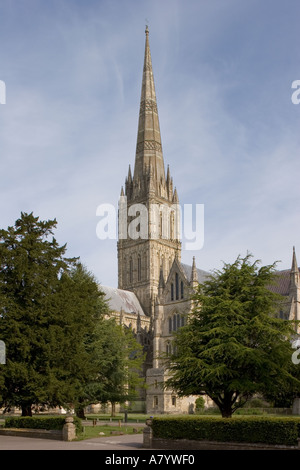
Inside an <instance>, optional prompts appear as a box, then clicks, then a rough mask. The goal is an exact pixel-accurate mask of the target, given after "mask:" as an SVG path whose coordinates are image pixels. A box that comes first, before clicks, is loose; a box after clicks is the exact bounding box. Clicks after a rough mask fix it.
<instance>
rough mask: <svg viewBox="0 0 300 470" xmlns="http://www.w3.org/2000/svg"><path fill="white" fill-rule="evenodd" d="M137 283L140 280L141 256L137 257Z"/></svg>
mask: <svg viewBox="0 0 300 470" xmlns="http://www.w3.org/2000/svg"><path fill="white" fill-rule="evenodd" d="M137 268H138V281H140V280H141V279H142V261H141V255H138V266H137Z"/></svg>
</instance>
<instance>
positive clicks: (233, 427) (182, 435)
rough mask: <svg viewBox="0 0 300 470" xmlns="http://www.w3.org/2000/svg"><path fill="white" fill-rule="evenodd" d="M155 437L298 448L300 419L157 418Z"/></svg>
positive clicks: (154, 424)
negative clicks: (279, 445)
mask: <svg viewBox="0 0 300 470" xmlns="http://www.w3.org/2000/svg"><path fill="white" fill-rule="evenodd" d="M152 429H153V437H157V438H164V439H192V440H210V441H222V442H248V443H265V444H281V445H289V446H296V445H297V439H298V438H299V437H300V419H299V418H268V417H256V416H255V417H254V416H249V417H235V418H234V419H231V420H224V419H223V418H221V417H220V418H218V417H212V416H210V417H203V416H201V417H200V416H197V417H194V416H193V417H192V416H184V417H182V416H178V417H177V416H176V417H173V416H172V417H155V418H153V422H152Z"/></svg>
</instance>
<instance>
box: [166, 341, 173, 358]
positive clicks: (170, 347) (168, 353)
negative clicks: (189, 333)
mask: <svg viewBox="0 0 300 470" xmlns="http://www.w3.org/2000/svg"><path fill="white" fill-rule="evenodd" d="M166 353H167V356H170V355H171V354H172V346H171V343H170V342H169V341H168V342H167V345H166Z"/></svg>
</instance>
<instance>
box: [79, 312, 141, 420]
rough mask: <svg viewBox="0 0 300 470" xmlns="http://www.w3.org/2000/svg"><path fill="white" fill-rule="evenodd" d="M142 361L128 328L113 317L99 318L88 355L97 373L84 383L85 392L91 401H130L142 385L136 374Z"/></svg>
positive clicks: (139, 348)
mask: <svg viewBox="0 0 300 470" xmlns="http://www.w3.org/2000/svg"><path fill="white" fill-rule="evenodd" d="M143 361H144V354H143V350H142V346H141V345H140V344H139V343H138V342H137V341H136V339H135V337H134V335H133V332H132V330H131V329H128V328H124V327H123V326H121V325H119V324H117V323H116V321H115V319H114V318H109V319H103V320H102V321H99V322H98V323H97V326H96V331H95V341H94V350H93V358H92V362H93V364H94V366H95V368H96V370H97V375H96V377H95V380H94V381H93V382H90V383H89V384H88V387H87V390H86V391H87V393H89V394H90V396H93V398H94V402H95V403H96V402H99V401H100V402H102V403H105V402H111V403H112V405H114V404H115V403H124V402H125V401H132V400H134V399H135V398H137V392H138V389H139V388H142V387H143V386H144V379H143V378H142V377H141V374H140V372H141V367H142V363H143ZM113 408H114V407H113ZM113 412H114V410H113Z"/></svg>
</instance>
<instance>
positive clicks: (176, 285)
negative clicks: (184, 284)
mask: <svg viewBox="0 0 300 470" xmlns="http://www.w3.org/2000/svg"><path fill="white" fill-rule="evenodd" d="M175 290H176V300H178V299H179V277H178V273H176V274H175Z"/></svg>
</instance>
